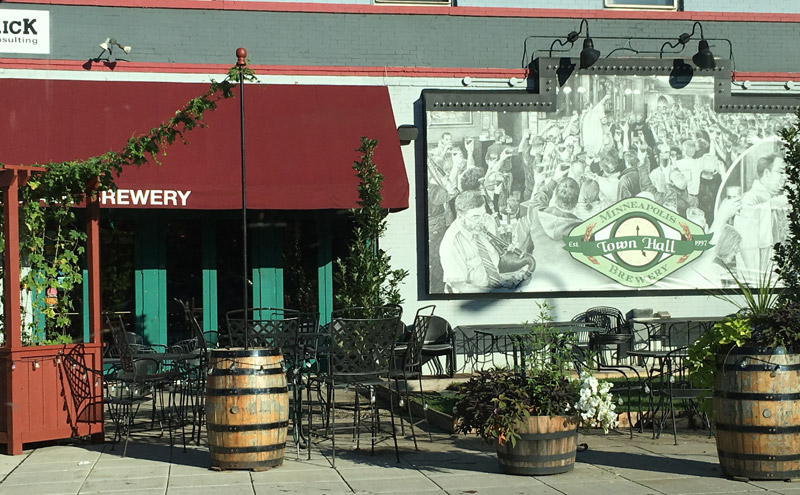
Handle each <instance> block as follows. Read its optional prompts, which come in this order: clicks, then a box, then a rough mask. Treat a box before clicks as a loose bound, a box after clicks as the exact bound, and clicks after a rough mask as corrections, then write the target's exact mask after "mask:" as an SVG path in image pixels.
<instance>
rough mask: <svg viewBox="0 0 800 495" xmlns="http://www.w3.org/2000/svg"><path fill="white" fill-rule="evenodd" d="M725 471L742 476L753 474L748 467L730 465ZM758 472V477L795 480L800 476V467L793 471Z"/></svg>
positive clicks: (747, 476) (729, 474) (731, 474)
mask: <svg viewBox="0 0 800 495" xmlns="http://www.w3.org/2000/svg"><path fill="white" fill-rule="evenodd" d="M723 472H724V473H725V474H727V475H728V476H741V477H742V478H750V477H751V476H753V471H750V470H747V469H731V468H730V467H726V468H724V469H723ZM757 474H758V479H770V480H795V479H797V478H800V469H794V470H791V471H770V472H768V473H764V472H758V473H757Z"/></svg>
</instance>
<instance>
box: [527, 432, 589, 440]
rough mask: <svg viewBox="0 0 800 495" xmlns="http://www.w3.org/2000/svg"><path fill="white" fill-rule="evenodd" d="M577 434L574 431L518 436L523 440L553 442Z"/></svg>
mask: <svg viewBox="0 0 800 495" xmlns="http://www.w3.org/2000/svg"><path fill="white" fill-rule="evenodd" d="M576 434H577V432H576V431H575V430H565V431H554V432H550V433H523V434H522V435H520V436H521V437H522V439H523V440H553V439H556V438H567V437H573V436H575V435H576Z"/></svg>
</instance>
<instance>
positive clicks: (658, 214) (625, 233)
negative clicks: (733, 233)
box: [564, 198, 712, 287]
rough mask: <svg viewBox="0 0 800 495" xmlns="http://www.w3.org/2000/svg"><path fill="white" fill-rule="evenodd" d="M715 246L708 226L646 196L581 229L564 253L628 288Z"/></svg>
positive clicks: (664, 273)
mask: <svg viewBox="0 0 800 495" xmlns="http://www.w3.org/2000/svg"><path fill="white" fill-rule="evenodd" d="M710 247H712V245H711V234H706V233H705V231H704V230H703V228H702V227H700V226H699V225H697V224H696V223H694V222H692V221H691V220H688V219H686V218H683V217H681V216H680V215H678V214H677V213H675V212H673V211H672V210H669V209H667V208H664V207H663V206H661V205H659V204H658V203H655V202H653V201H651V200H649V199H646V198H628V199H623V200H622V201H619V202H618V203H616V204H614V205H612V206H610V207H609V208H607V209H605V210H603V211H602V212H600V213H598V214H597V215H595V216H593V217H591V218H589V219H587V220H586V221H584V222H583V223H581V224H580V225H578V226H576V227H575V228H574V229H572V231H571V232H570V234H569V235H568V236H564V249H566V250H567V251H568V252H569V253H570V255H571V256H572V257H573V258H574V259H576V260H578V261H580V262H581V263H583V264H585V265H587V266H589V267H591V268H592V269H594V270H596V271H598V272H600V273H602V274H604V275H606V276H607V277H609V278H611V279H613V280H615V281H617V282H619V283H620V284H622V285H625V286H627V287H646V286H648V285H652V284H654V283H656V282H657V281H659V280H661V279H662V278H664V277H665V276H667V275H669V274H670V273H673V272H675V271H676V270H678V269H680V268H682V267H683V266H686V265H687V264H689V263H690V262H691V261H692V260H694V259H696V258H697V257H699V256H700V255H701V254H702V253H703V251H705V250H707V249H709V248H710Z"/></svg>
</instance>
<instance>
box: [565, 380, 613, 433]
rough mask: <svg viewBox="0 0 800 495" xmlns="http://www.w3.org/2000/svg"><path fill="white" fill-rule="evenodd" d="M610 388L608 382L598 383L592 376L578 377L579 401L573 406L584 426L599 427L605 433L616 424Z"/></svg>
mask: <svg viewBox="0 0 800 495" xmlns="http://www.w3.org/2000/svg"><path fill="white" fill-rule="evenodd" d="M611 386H612V385H611V383H609V382H600V381H598V380H597V379H596V378H594V377H593V376H590V375H587V374H583V375H581V377H580V391H579V399H578V402H576V403H575V404H574V407H575V410H576V411H578V413H579V414H580V416H581V420H582V421H583V422H584V423H585V424H588V425H589V426H600V427H601V428H603V431H604V432H606V433H608V430H609V429H611V428H614V427H615V426H617V424H618V421H617V413H616V412H615V409H616V405H615V404H614V397H613V394H612V393H611ZM621 400H622V399H621V398H620V404H622V402H621Z"/></svg>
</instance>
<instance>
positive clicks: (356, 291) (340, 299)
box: [334, 137, 408, 308]
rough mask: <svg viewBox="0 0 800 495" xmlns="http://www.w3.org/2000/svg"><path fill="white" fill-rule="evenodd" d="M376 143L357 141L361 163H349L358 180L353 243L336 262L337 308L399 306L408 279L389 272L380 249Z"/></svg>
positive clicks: (383, 228)
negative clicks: (404, 281) (402, 288)
mask: <svg viewBox="0 0 800 495" xmlns="http://www.w3.org/2000/svg"><path fill="white" fill-rule="evenodd" d="M377 145H378V141H376V140H374V139H368V138H366V137H362V138H361V146H360V147H359V148H358V151H359V152H360V153H361V160H360V161H356V162H353V170H355V171H356V177H358V180H359V184H358V198H359V199H358V206H359V208H354V209H353V210H352V213H353V239H352V241H351V243H350V245H349V247H348V250H347V257H346V258H345V259H344V260H342V259H341V258H337V259H336V267H337V272H336V274H335V275H334V277H335V280H336V282H337V283H338V284H339V289H338V291H337V292H336V294H335V297H334V299H335V303H336V306H337V307H339V308H352V307H359V306H367V307H368V306H381V305H384V304H400V303H401V302H402V299H401V298H400V288H399V286H400V282H402V280H403V279H404V278H406V277H407V276H408V271H407V270H403V269H398V270H392V268H391V264H390V257H389V255H388V254H386V251H384V250H383V249H381V248H380V244H379V239H380V237H381V236H382V235H383V234H384V232H385V231H386V215H388V212H387V210H385V209H384V208H382V207H381V200H382V196H381V190H382V189H383V179H384V177H383V175H382V174H381V173H380V172H378V169H377V167H376V165H375V164H374V163H373V162H372V155H373V153H374V151H375V147H376V146H377Z"/></svg>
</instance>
